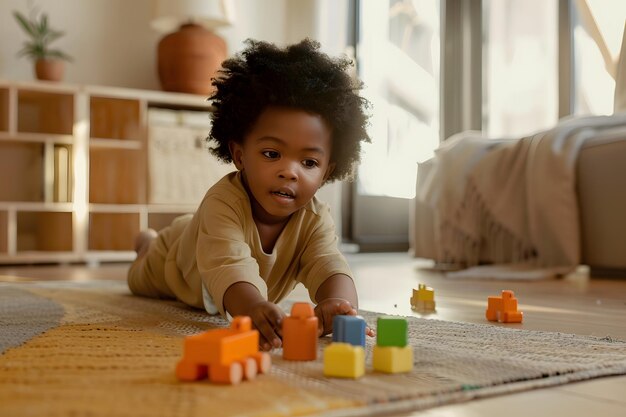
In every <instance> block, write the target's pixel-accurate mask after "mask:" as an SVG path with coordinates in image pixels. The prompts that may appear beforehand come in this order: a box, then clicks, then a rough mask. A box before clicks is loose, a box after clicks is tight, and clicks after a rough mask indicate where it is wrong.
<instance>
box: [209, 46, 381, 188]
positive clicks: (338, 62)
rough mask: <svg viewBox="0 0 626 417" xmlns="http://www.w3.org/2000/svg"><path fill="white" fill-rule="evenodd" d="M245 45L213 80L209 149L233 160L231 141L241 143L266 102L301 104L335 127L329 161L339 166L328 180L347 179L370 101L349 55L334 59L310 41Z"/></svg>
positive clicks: (355, 159) (357, 155) (363, 132)
mask: <svg viewBox="0 0 626 417" xmlns="http://www.w3.org/2000/svg"><path fill="white" fill-rule="evenodd" d="M246 44H247V48H246V49H245V50H244V51H243V52H241V53H240V54H237V55H236V56H235V57H234V58H231V59H228V60H226V61H224V62H223V63H222V66H223V69H222V70H220V73H219V76H218V77H217V78H216V79H214V80H213V85H214V86H215V87H216V91H215V93H214V94H213V95H212V96H211V97H210V99H209V100H211V101H212V104H213V106H214V112H213V113H212V115H211V118H212V121H213V125H212V128H211V133H210V135H209V137H208V138H207V140H208V141H209V142H214V143H215V144H216V146H215V147H212V148H211V153H213V154H214V155H215V156H217V157H218V158H219V159H221V160H223V161H224V162H232V157H231V154H230V150H229V147H228V143H229V141H231V140H232V141H235V142H238V143H241V142H242V141H243V139H244V136H245V135H246V133H247V132H248V131H249V130H250V129H251V127H252V125H253V124H254V123H255V122H256V120H257V118H258V117H259V115H260V114H261V113H262V112H263V111H264V110H265V109H266V108H267V107H268V106H285V107H290V108H297V109H301V110H304V111H306V112H310V113H313V114H318V115H320V116H321V117H322V118H323V119H324V120H325V121H326V123H328V124H329V126H330V127H331V132H332V133H331V135H332V152H331V162H334V163H335V164H336V166H335V170H334V171H333V172H332V174H331V175H330V177H329V178H328V180H327V182H331V181H334V180H341V179H344V178H346V177H349V176H350V175H351V173H352V168H353V166H354V164H355V163H357V162H358V161H359V160H360V152H361V142H362V141H365V142H369V141H370V138H369V136H368V134H367V132H366V130H365V128H366V125H367V119H368V116H367V115H366V114H365V112H364V108H366V107H368V106H369V103H368V101H367V100H365V99H364V98H362V97H360V96H359V95H358V90H360V89H361V88H362V83H360V82H356V81H354V80H353V79H352V78H350V76H349V74H348V73H347V72H346V69H347V68H348V67H349V66H351V65H352V62H351V61H350V60H349V59H347V58H336V59H333V58H330V57H329V56H328V55H326V54H325V53H323V52H321V51H319V48H320V44H319V43H318V42H316V41H312V40H310V39H305V40H303V41H301V42H300V43H297V44H294V45H291V46H288V47H286V48H284V49H281V48H279V47H277V46H275V45H273V44H271V43H268V42H261V41H255V40H251V39H248V40H247V41H246Z"/></svg>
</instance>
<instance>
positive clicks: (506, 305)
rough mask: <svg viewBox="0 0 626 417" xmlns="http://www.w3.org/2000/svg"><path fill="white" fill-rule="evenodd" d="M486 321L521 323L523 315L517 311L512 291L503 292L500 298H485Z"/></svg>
mask: <svg viewBox="0 0 626 417" xmlns="http://www.w3.org/2000/svg"><path fill="white" fill-rule="evenodd" d="M485 315H486V317H487V320H489V321H497V322H500V323H521V322H522V317H523V315H524V313H522V312H521V311H517V298H515V296H514V295H513V291H511V290H504V291H502V296H500V297H498V296H491V297H488V298H487V311H486V312H485Z"/></svg>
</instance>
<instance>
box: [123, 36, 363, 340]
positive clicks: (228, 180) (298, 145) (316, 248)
mask: <svg viewBox="0 0 626 417" xmlns="http://www.w3.org/2000/svg"><path fill="white" fill-rule="evenodd" d="M350 65H351V62H350V61H349V60H347V59H332V58H330V57H329V56H327V55H326V54H324V53H322V52H320V51H319V44H318V43H316V42H314V41H311V40H308V39H307V40H304V41H302V42H300V43H298V44H295V45H291V46H289V47H287V48H284V49H280V48H278V47H276V46H274V45H272V44H269V43H266V42H258V41H252V40H248V41H247V48H246V49H245V50H244V51H243V52H242V53H241V54H238V55H237V56H236V57H234V58H232V59H228V60H226V61H225V62H224V63H223V70H222V71H221V73H220V76H219V77H218V78H217V79H215V80H214V82H213V85H214V86H215V87H216V92H215V93H214V94H213V96H212V97H211V98H210V100H211V101H212V103H213V105H214V107H215V111H214V112H213V114H212V121H213V123H212V129H211V133H210V136H209V138H208V140H210V141H212V142H214V144H215V145H216V146H214V147H213V148H212V149H211V152H212V153H213V154H214V155H215V156H217V157H218V158H219V159H221V160H222V161H225V162H234V164H235V166H236V168H237V171H236V172H233V173H231V174H228V175H226V176H225V177H224V178H222V179H221V180H220V181H219V182H218V183H217V184H215V185H214V186H213V187H211V188H210V189H209V190H208V192H207V193H206V195H205V197H204V199H203V200H202V202H201V203H200V206H199V208H198V210H197V212H196V213H195V214H194V215H193V216H192V215H187V216H183V217H179V218H177V219H176V220H174V222H173V223H172V224H171V225H170V226H169V227H167V228H165V229H163V230H162V231H161V232H160V233H159V234H158V235H157V233H156V232H155V231H154V230H150V231H147V232H142V233H141V234H140V236H139V237H138V239H137V241H136V250H137V259H136V260H135V262H134V263H133V265H132V266H131V267H130V270H129V273H128V286H129V287H130V290H131V291H132V292H133V293H134V294H136V295H142V296H147V297H155V298H172V299H178V300H180V301H182V302H184V303H186V304H188V305H190V306H194V307H198V308H204V309H206V310H207V311H208V312H209V313H211V314H217V313H221V314H222V315H224V316H227V315H228V314H230V315H231V316H235V315H247V316H250V317H251V319H252V322H253V324H254V326H255V327H256V328H257V329H258V330H259V332H260V336H261V338H260V345H261V348H262V349H264V350H269V349H271V348H272V347H280V346H281V321H282V319H283V318H284V317H285V313H284V312H283V311H282V310H281V309H280V308H279V307H278V306H277V305H276V304H275V303H277V302H279V301H280V300H281V299H283V298H284V297H285V296H287V295H288V294H289V293H290V292H291V291H292V290H293V289H294V287H295V286H296V284H298V283H302V284H303V285H304V286H305V287H306V288H307V289H308V292H309V295H310V297H311V300H312V301H313V302H314V303H316V304H317V306H316V307H315V314H316V315H317V317H318V319H319V326H320V329H319V334H320V336H322V335H325V334H329V333H331V332H332V322H333V317H334V316H335V315H337V314H348V315H356V314H357V311H356V309H357V307H358V300H357V294H356V290H355V286H354V282H353V281H352V277H351V276H352V275H351V272H350V268H349V267H348V264H347V262H346V260H345V259H344V257H343V256H342V255H341V253H340V252H339V250H338V249H337V236H336V234H335V228H334V225H333V221H332V218H331V216H330V211H329V208H328V206H327V205H326V204H324V203H321V202H320V201H318V200H317V199H316V198H315V193H316V192H317V190H318V189H319V188H320V187H321V186H322V185H323V184H325V183H327V182H331V181H334V180H338V179H343V178H345V177H347V176H348V175H349V174H351V172H352V168H353V165H354V164H355V163H356V162H358V160H359V154H360V149H361V142H363V141H369V137H368V135H367V133H366V130H365V127H366V123H367V116H366V115H365V113H364V108H365V107H366V106H367V102H366V100H364V99H363V98H361V97H360V96H359V95H358V94H357V93H358V90H359V89H360V88H361V85H360V84H359V83H355V82H354V81H353V80H352V79H351V78H350V76H349V75H348V74H347V72H346V69H347V68H348V67H349V66H350ZM368 333H370V335H371V334H373V332H371V331H369V329H368Z"/></svg>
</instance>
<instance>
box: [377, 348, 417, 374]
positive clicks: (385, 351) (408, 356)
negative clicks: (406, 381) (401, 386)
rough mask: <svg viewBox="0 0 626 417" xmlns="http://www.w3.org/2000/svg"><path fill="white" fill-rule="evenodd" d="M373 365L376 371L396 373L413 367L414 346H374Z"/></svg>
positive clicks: (407, 370)
mask: <svg viewBox="0 0 626 417" xmlns="http://www.w3.org/2000/svg"><path fill="white" fill-rule="evenodd" d="M372 365H373V367H374V370H375V371H380V372H386V373H389V374H396V373H400V372H409V371H410V370H411V369H413V348H411V346H408V345H407V346H405V347H397V346H374V358H373V360H372Z"/></svg>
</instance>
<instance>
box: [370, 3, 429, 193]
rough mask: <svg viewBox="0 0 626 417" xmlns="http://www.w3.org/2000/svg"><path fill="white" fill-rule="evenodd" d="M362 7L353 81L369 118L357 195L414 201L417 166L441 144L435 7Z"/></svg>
mask: <svg viewBox="0 0 626 417" xmlns="http://www.w3.org/2000/svg"><path fill="white" fill-rule="evenodd" d="M360 5H361V7H360V22H359V23H360V39H359V44H358V54H357V55H358V59H359V61H358V62H359V75H360V77H361V79H362V80H363V82H364V83H365V85H366V89H365V91H364V95H365V97H366V98H367V99H368V100H370V102H371V103H372V105H373V111H372V118H371V127H370V135H371V138H372V143H371V144H370V145H368V146H366V147H365V149H364V153H363V158H362V163H361V165H360V167H359V170H358V177H357V178H358V182H357V192H358V193H359V194H360V195H373V196H390V197H403V198H412V197H414V195H415V179H416V170H417V162H421V161H424V160H426V159H428V158H429V157H431V156H432V154H433V150H434V149H435V148H436V147H437V146H438V144H439V19H440V17H439V16H440V11H439V2H435V1H432V0H388V1H362V2H361V3H360Z"/></svg>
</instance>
